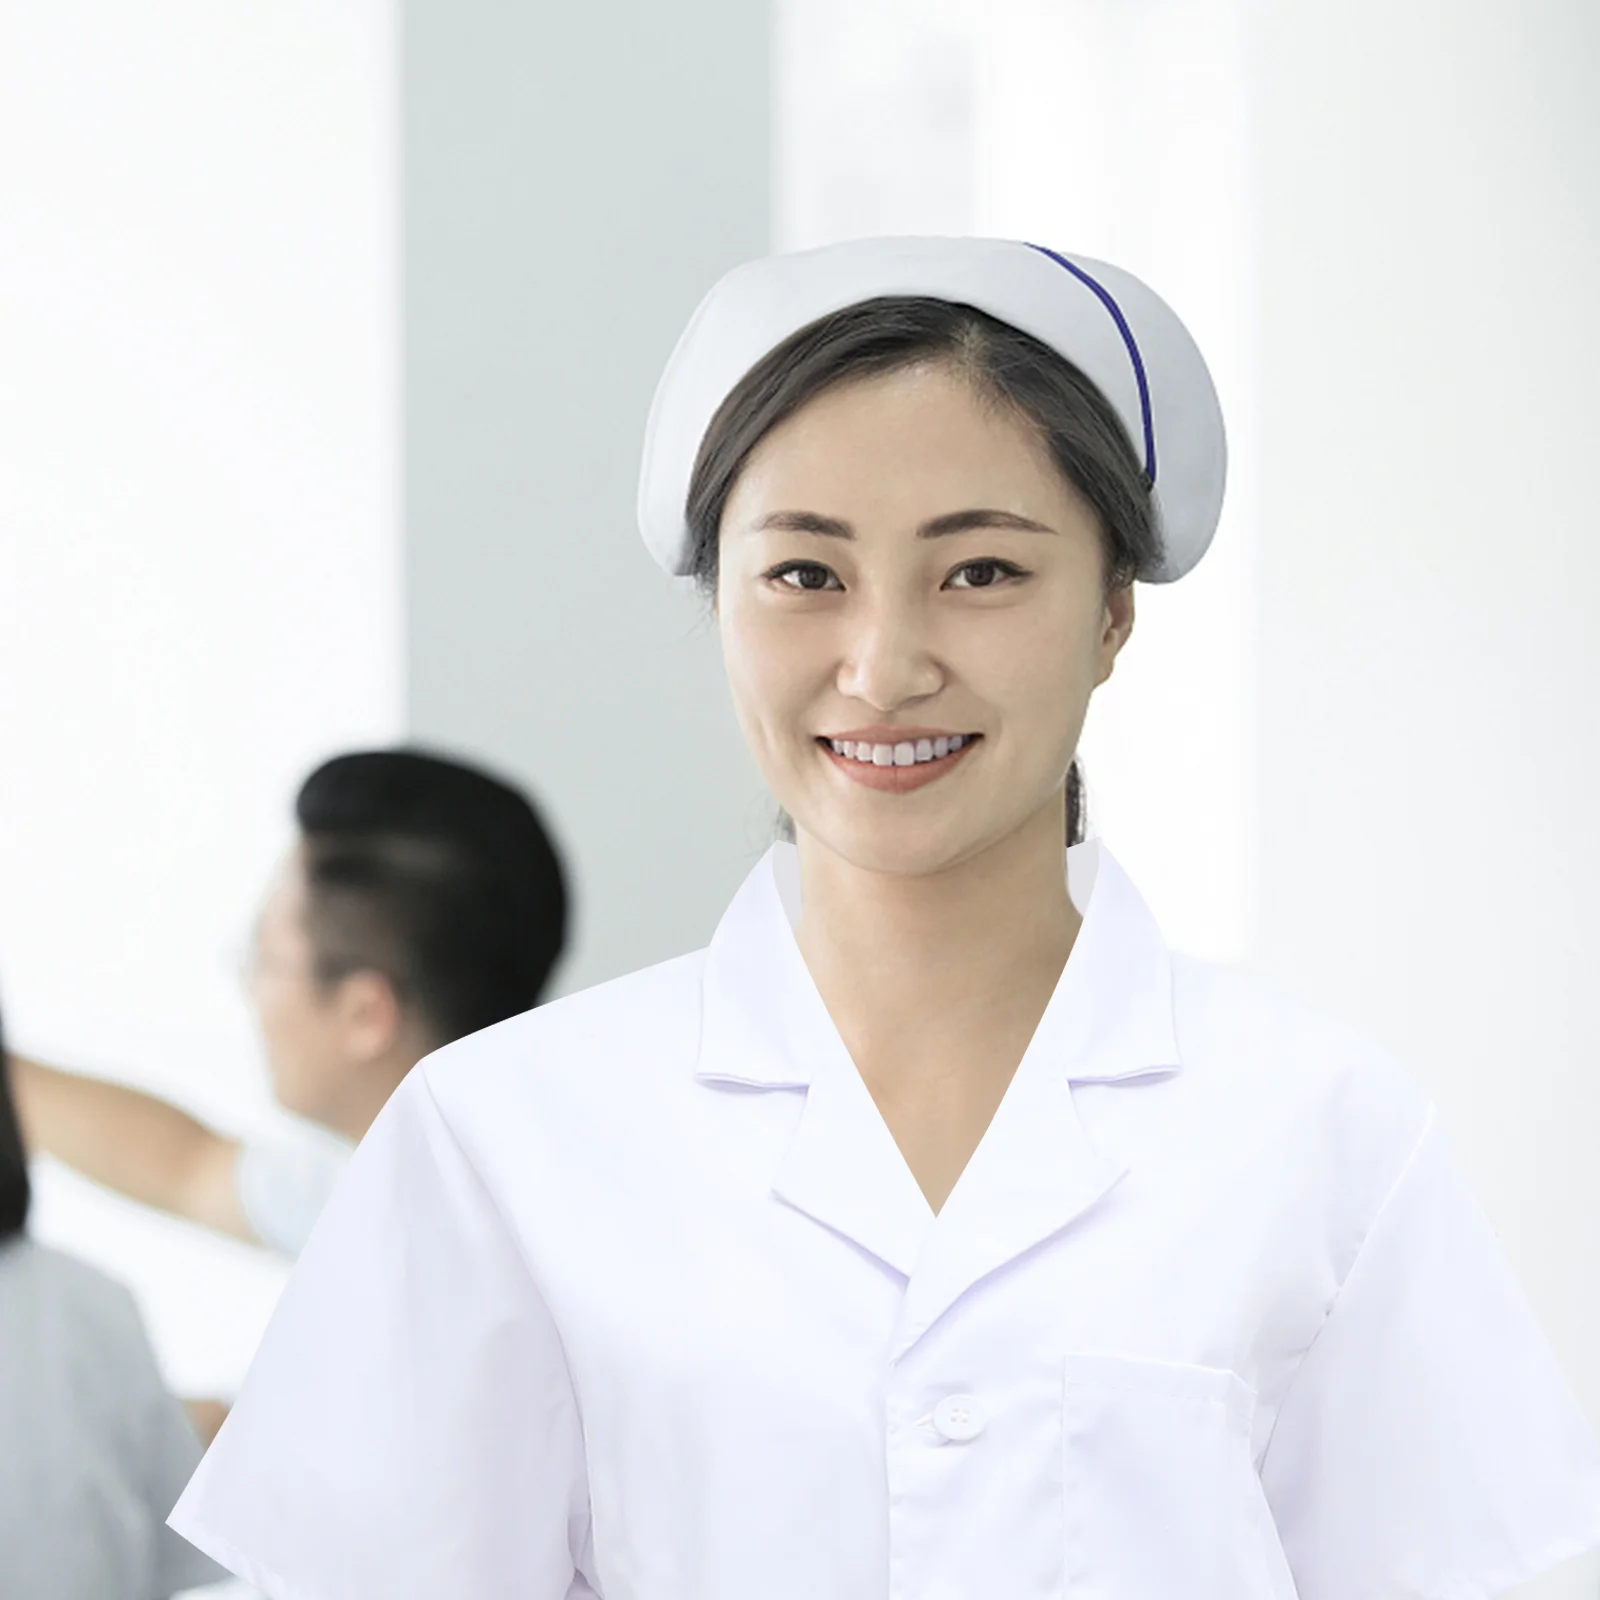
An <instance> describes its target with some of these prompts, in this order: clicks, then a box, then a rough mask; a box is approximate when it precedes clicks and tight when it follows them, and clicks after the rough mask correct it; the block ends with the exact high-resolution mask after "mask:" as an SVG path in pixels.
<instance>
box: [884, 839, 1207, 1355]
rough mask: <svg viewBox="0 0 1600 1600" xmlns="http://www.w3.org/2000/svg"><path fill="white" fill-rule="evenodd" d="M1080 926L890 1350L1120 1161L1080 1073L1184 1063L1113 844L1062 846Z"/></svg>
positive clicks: (924, 1259) (1160, 1069)
mask: <svg viewBox="0 0 1600 1600" xmlns="http://www.w3.org/2000/svg"><path fill="white" fill-rule="evenodd" d="M1068 868H1069V874H1070V879H1069V881H1070V883H1071V886H1072V890H1073V898H1074V900H1076V901H1077V902H1078V903H1079V905H1080V907H1081V908H1082V910H1083V926H1082V928H1081V929H1080V930H1079V933H1078V938H1077V940H1076V942H1075V943H1074V945H1073V948H1072V954H1071V956H1070V957H1069V958H1068V960H1067V964H1066V966H1065V967H1064V968H1063V969H1062V973H1061V978H1060V980H1059V981H1058V982H1057V984H1056V988H1055V992H1054V993H1053V994H1052V995H1051V997H1050V1003H1049V1005H1047V1006H1046V1007H1045V1012H1044V1015H1043V1016H1042V1017H1041V1018H1040V1019H1039V1026H1038V1027H1037V1029H1035V1031H1034V1035H1033V1038H1032V1040H1030V1041H1029V1044H1028V1048H1027V1051H1026V1052H1025V1053H1024V1055H1023V1058H1022V1061H1021V1063H1020V1064H1019V1065H1018V1067H1017V1071H1016V1076H1015V1077H1013V1078H1012V1080H1011V1083H1010V1085H1009V1087H1008V1088H1007V1089H1006V1093H1005V1097H1004V1099H1002V1100H1001V1102H1000V1106H999V1109H998V1110H997V1111H996V1112H995V1115H994V1120H993V1121H992V1122H991V1123H990V1124H989V1127H988V1128H987V1129H986V1130H985V1132H984V1135H983V1138H982V1139H981V1140H980V1141H979V1144H978V1148H977V1149H976V1150H975V1151H974V1152H973V1154H972V1159H971V1160H970V1161H969V1162H968V1163H967V1167H966V1170H965V1171H964V1172H963V1173H962V1174H961V1177H960V1178H959V1180H958V1181H957V1183H956V1186H955V1188H954V1189H953V1190H952V1191H951V1193H950V1197H949V1199H948V1200H946V1202H945V1204H944V1207H943V1209H942V1210H941V1211H940V1213H939V1216H938V1220H937V1222H936V1224H935V1226H934V1227H933V1228H932V1229H931V1230H930V1231H929V1233H928V1236H927V1238H926V1239H925V1241H924V1243H923V1248H922V1250H921V1252H920V1253H919V1255H918V1257H917V1261H916V1266H915V1268H914V1270H913V1272H912V1276H911V1281H910V1283H909V1284H908V1285H907V1288H906V1296H905V1300H904V1302H903V1304H902V1306H901V1312H900V1320H899V1323H898V1325H897V1327H896V1330H895V1335H894V1344H893V1350H892V1355H893V1357H894V1359H898V1358H899V1357H901V1356H903V1355H904V1354H905V1353H906V1352H907V1351H908V1350H909V1349H911V1347H912V1346H913V1345H914V1344H915V1343H916V1342H917V1340H918V1339H919V1338H921V1337H922V1335H923V1334H924V1333H926V1332H927V1330H928V1329H929V1328H930V1327H932V1325H933V1324H934V1323H935V1322H936V1321H937V1320H938V1319H939V1318H940V1317H941V1316H943V1315H944V1313H945V1312H946V1311H948V1310H949V1309H950V1307H951V1306H952V1305H954V1304H955V1302H956V1301H957V1300H959V1299H960V1298H961V1296H962V1295H964V1294H965V1293H966V1292H967V1291H968V1290H969V1289H970V1288H972V1287H973V1286H974V1285H975V1284H976V1283H978V1282H979V1281H980V1280H981V1279H983V1278H986V1277H988V1276H989V1275H990V1274H991V1273H993V1272H996V1271H998V1270H999V1269H1000V1268H1002V1267H1004V1266H1006V1265H1007V1264H1008V1263H1009V1262H1012V1261H1014V1260H1016V1259H1017V1258H1018V1257H1019V1256H1021V1255H1023V1254H1024V1253H1025V1252H1027V1251H1029V1250H1031V1249H1033V1248H1034V1247H1035V1246H1037V1245H1040V1244H1042V1243H1044V1241H1045V1240H1047V1239H1049V1238H1051V1237H1053V1236H1054V1235H1055V1234H1058V1233H1060V1232H1061V1231H1062V1230H1063V1229H1065V1228H1067V1227H1069V1226H1070V1225H1071V1224H1072V1223H1073V1222H1075V1221H1077V1219H1078V1218H1079V1217H1081V1216H1082V1215H1083V1214H1084V1213H1085V1212H1087V1211H1089V1210H1090V1209H1091V1208H1092V1207H1093V1206H1095V1205H1096V1204H1097V1203H1098V1202H1099V1201H1100V1200H1101V1198H1102V1197H1103V1196H1105V1195H1106V1194H1107V1193H1109V1191H1110V1190H1111V1189H1112V1188H1114V1187H1115V1186H1116V1184H1117V1183H1119V1182H1120V1181H1121V1180H1122V1178H1123V1177H1125V1176H1126V1174H1127V1172H1128V1167H1127V1164H1126V1163H1125V1162H1124V1161H1122V1160H1121V1159H1120V1158H1119V1157H1118V1156H1117V1155H1116V1154H1114V1153H1113V1152H1110V1151H1107V1150H1104V1149H1102V1148H1101V1147H1100V1146H1099V1145H1098V1144H1097V1143H1096V1142H1095V1140H1094V1138H1093V1137H1092V1136H1091V1134H1090V1133H1089V1130H1088V1129H1087V1128H1086V1127H1085V1126H1084V1123H1083V1121H1082V1119H1081V1118H1080V1116H1079V1114H1078V1108H1077V1105H1076V1103H1075V1100H1074V1092H1075V1090H1074V1086H1075V1085H1079V1084H1090V1083H1116V1082H1126V1083H1128V1084H1129V1085H1130V1089H1129V1092H1137V1091H1136V1090H1135V1089H1133V1087H1132V1085H1133V1084H1134V1083H1135V1082H1136V1081H1138V1080H1148V1079H1154V1078H1164V1077H1169V1076H1170V1075H1171V1074H1172V1073H1174V1072H1176V1071H1177V1070H1178V1067H1179V1060H1178V1047H1177V1039H1176V1037H1175V1034H1174V1030H1173V1022H1172V977H1171V961H1170V956H1169V954H1168V951H1167V947H1166V943H1165V941H1164V940H1163V939H1162V937H1161V934H1160V931H1159V929H1158V928H1157V927H1156V924H1155V920H1154V918H1153V917H1152V916H1151V915H1150V913H1149V911H1148V910H1147V909H1146V908H1145V905H1144V902H1143V901H1142V900H1141V899H1140V898H1139V895H1138V893H1137V891H1136V890H1135V889H1134V887H1133V885H1132V884H1131V883H1130V882H1129V881H1128V879H1127V877H1126V875H1125V874H1124V873H1123V871H1122V869H1121V868H1120V867H1119V866H1118V865H1117V863H1116V862H1115V861H1114V860H1113V859H1112V857H1111V855H1110V853H1109V852H1108V851H1106V850H1105V849H1104V848H1103V847H1100V846H1098V845H1096V844H1089V845H1082V846H1078V847H1077V848H1075V849H1074V850H1073V851H1071V852H1070V853H1069V861H1068Z"/></svg>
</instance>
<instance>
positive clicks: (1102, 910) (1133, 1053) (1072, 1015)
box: [696, 841, 1181, 1089]
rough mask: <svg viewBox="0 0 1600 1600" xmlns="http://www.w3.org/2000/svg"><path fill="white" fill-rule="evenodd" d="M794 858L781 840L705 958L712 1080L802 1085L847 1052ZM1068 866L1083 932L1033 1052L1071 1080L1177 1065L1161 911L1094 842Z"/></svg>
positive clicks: (704, 1066)
mask: <svg viewBox="0 0 1600 1600" xmlns="http://www.w3.org/2000/svg"><path fill="white" fill-rule="evenodd" d="M793 857H794V846H793V845H787V844H778V845H774V846H773V847H772V849H771V850H769V851H768V852H767V853H766V855H765V856H763V857H762V859H761V860H760V861H759V862H757V863H756V865H755V867H754V868H753V869H752V870H751V872H750V875H749V876H748V877H747V878H746V879H745V881H744V883H743V885H742V886H741V887H740V889H739V892H738V893H737V894H736V895H735V896H734V898H733V901H732V903H731V904H730V905H729V907H728V909H727V911H726V912H725V913H724V914H723V917H722V921H721V922H720V923H719V924H718V926H717V931H716V933H715V935H714V936H713V938H712V940H711V946H710V948H709V950H708V951H707V953H706V964H705V969H704V979H703V990H702V1010H701V1032H700V1050H699V1057H698V1061H697V1065H696V1075H697V1076H698V1077H700V1078H702V1079H704V1080H706V1081H708V1082H721V1083H734V1084H744V1085H748V1086H750V1087H756V1088H774V1089H777V1088H792V1089H799V1088H805V1087H807V1086H808V1085H809V1084H810V1083H811V1081H812V1077H813V1075H814V1072H815V1069H816V1065H817V1061H818V1059H819V1052H821V1053H823V1054H826V1055H829V1056H832V1055H836V1054H837V1055H842V1054H844V1046H843V1043H842V1041H841V1040H840V1039H839V1034H838V1030H837V1029H836V1028H835V1027H834V1025H833V1019H832V1018H831V1017H830V1016H829V1015H828V1012H827V1008H826V1007H825V1006H824V1005H823V1003H822V997H821V996H820V995H819V994H818V993H817V988H816V985H815V984H814V983H813V982H812V981H811V974H810V972H809V971H808V970H807V968H806V964H805V962H804V960H803V959H802V958H801V955H800V950H799V947H798V946H797V945H796V943H795V939H794V932H793V929H792V927H791V926H790V921H789V916H788V913H787V911H786V910H785V907H784V903H783V895H782V893H781V892H780V889H779V883H778V875H779V873H780V872H787V873H789V874H791V875H793V874H794V859H793ZM1067 863H1068V877H1069V882H1070V884H1071V887H1072V893H1073V898H1074V900H1075V901H1076V902H1077V903H1078V905H1079V907H1080V909H1081V911H1082V913H1083V927H1082V929H1081V930H1080V931H1079V934H1078V938H1077V942H1076V943H1075V945H1074V946H1073V950H1072V955H1071V957H1070V959H1069V960H1068V962H1067V964H1066V967H1065V968H1064V969H1063V971H1062V974H1061V978H1060V981H1059V982H1058V983H1057V985H1056V988H1055V992H1054V994H1052V996H1051V997H1050V1003H1049V1005H1048V1006H1047V1007H1046V1008H1045V1014H1044V1016H1043V1017H1042V1018H1041V1019H1040V1022H1039V1027H1038V1029H1037V1031H1036V1032H1035V1035H1034V1042H1033V1044H1031V1045H1030V1046H1029V1055H1030V1056H1031V1055H1033V1054H1034V1053H1035V1051H1038V1052H1040V1053H1042V1054H1044V1055H1046V1056H1047V1057H1048V1058H1049V1059H1050V1060H1053V1061H1054V1062H1055V1063H1057V1064H1058V1066H1059V1067H1060V1069H1061V1070H1063V1071H1064V1072H1065V1074H1066V1077H1067V1081H1068V1082H1070V1083H1112V1082H1117V1081H1119V1080H1123V1079H1132V1078H1143V1077H1165V1076H1167V1075H1169V1074H1171V1073H1173V1072H1176V1071H1177V1070H1178V1069H1179V1067H1180V1065H1181V1062H1180V1060H1179V1056H1178V1044H1177V1034H1176V1030H1175V1028H1174V1025H1173V1015H1172V964H1171V957H1170V954H1169V952H1168V950H1167V945H1166V941H1165V940H1164V939H1163V938H1162V936H1161V930H1160V929H1159V928H1158V927H1157V926H1156V922H1155V918H1154V917H1153V916H1152V915H1151V914H1150V911H1149V909H1148V908H1147V907H1146V905H1145V903H1144V901H1143V900H1142V899H1141V898H1140V896H1139V893H1138V891H1137V890H1136V889H1135V888H1134V886H1133V884H1132V883H1130V882H1129V880H1128V877H1127V874H1126V873H1124V872H1123V870H1122V868H1121V867H1120V866H1119V865H1118V864H1117V862H1116V860H1115V858H1114V857H1113V856H1112V855H1111V853H1110V851H1108V850H1107V849H1105V847H1104V846H1103V845H1101V844H1099V843H1098V842H1097V841H1091V842H1090V843H1088V844H1082V845H1076V846H1074V847H1073V849H1071V850H1070V851H1068V853H1067ZM845 1059H846V1060H848V1056H846V1058H845Z"/></svg>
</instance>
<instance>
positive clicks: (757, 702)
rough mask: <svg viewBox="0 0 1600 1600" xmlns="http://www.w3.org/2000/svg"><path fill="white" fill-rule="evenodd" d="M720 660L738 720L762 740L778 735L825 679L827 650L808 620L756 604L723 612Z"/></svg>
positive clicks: (818, 630)
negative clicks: (780, 613) (822, 678)
mask: <svg viewBox="0 0 1600 1600" xmlns="http://www.w3.org/2000/svg"><path fill="white" fill-rule="evenodd" d="M720 621H721V632H722V659H723V666H724V669H725V670H726V672H727V675H728V688H729V692H730V693H731V694H732V696H733V702H734V706H735V707H736V709H737V710H738V713H739V719H740V722H741V723H742V724H743V725H744V728H745V730H746V733H747V734H748V735H750V736H751V737H752V738H756V737H760V738H761V740H762V742H764V743H765V742H768V741H770V740H771V739H772V738H773V737H774V736H781V734H782V733H783V732H784V731H785V729H786V727H787V725H789V724H790V723H792V722H793V720H794V718H795V716H796V714H797V712H798V711H799V710H800V709H801V708H802V707H803V706H804V705H805V704H806V703H807V701H808V700H809V699H810V698H811V696H812V694H813V691H814V688H815V685H816V683H817V682H818V680H819V675H820V676H821V677H826V664H827V649H826V646H825V643H824V641H823V639H822V637H821V632H822V630H821V629H819V628H818V627H817V626H816V624H815V621H814V620H813V619H804V620H803V619H800V618H794V617H780V616H775V615H773V614H771V613H768V612H765V611H764V609H763V608H762V607H760V606H756V605H749V604H746V605H742V606H734V607H727V608H724V610H723V611H722V614H721V619H720ZM758 730H759V732H758Z"/></svg>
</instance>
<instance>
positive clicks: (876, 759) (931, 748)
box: [817, 733, 982, 767]
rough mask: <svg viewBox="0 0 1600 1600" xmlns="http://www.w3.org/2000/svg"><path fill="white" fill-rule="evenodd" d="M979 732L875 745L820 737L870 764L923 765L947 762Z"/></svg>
mask: <svg viewBox="0 0 1600 1600" xmlns="http://www.w3.org/2000/svg"><path fill="white" fill-rule="evenodd" d="M981 737H982V735H981V734H976V733H952V734H940V735H939V737H938V738H936V739H902V740H900V741H898V742H897V743H894V744H876V743H873V742H871V741H870V740H866V739H860V740H857V739H818V740H817V743H818V744H820V745H825V746H826V747H827V748H828V749H829V750H831V751H832V752H833V753H834V754H835V755H836V756H839V757H842V758H843V759H844V760H846V761H856V762H860V763H861V765H862V766H868V767H920V766H926V765H927V764H928V763H929V762H932V761H944V760H946V759H948V758H949V757H950V756H953V755H956V754H957V753H959V752H960V751H961V750H963V749H965V748H966V746H967V745H969V744H972V743H974V742H975V741H976V740H978V739H979V738H981Z"/></svg>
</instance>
